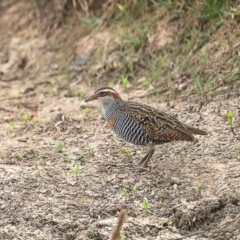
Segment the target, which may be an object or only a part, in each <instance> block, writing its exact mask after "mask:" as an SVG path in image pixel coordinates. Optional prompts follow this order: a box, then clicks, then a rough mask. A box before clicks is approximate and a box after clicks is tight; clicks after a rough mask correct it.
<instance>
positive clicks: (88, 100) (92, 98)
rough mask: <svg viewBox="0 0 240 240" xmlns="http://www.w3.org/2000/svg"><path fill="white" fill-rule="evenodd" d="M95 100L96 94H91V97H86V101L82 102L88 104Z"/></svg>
mask: <svg viewBox="0 0 240 240" xmlns="http://www.w3.org/2000/svg"><path fill="white" fill-rule="evenodd" d="M96 99H97V96H96V94H93V95H91V96H90V97H88V98H87V99H85V101H84V102H90V101H92V100H96Z"/></svg>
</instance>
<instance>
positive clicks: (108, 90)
mask: <svg viewBox="0 0 240 240" xmlns="http://www.w3.org/2000/svg"><path fill="white" fill-rule="evenodd" d="M100 92H112V93H116V91H114V90H112V89H103V90H100V91H98V92H96V94H98V93H100Z"/></svg>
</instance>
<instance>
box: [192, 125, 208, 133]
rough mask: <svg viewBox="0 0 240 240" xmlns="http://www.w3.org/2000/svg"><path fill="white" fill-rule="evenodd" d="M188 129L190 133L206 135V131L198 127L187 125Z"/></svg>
mask: <svg viewBox="0 0 240 240" xmlns="http://www.w3.org/2000/svg"><path fill="white" fill-rule="evenodd" d="M188 130H189V131H190V132H191V133H192V134H196V135H207V132H206V131H203V130H201V129H198V128H194V127H189V126H188Z"/></svg>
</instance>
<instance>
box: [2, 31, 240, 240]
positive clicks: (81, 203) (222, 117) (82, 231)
mask: <svg viewBox="0 0 240 240" xmlns="http://www.w3.org/2000/svg"><path fill="white" fill-rule="evenodd" d="M6 39H7V38H4V39H3V41H2V43H4V48H2V49H6V48H7V49H8V50H6V52H8V51H10V50H11V51H12V52H11V53H8V54H9V55H10V56H12V57H9V59H12V60H11V61H10V60H9V61H8V62H7V63H4V62H3V61H2V63H1V69H4V70H5V72H6V73H7V74H4V75H3V76H2V77H1V79H0V113H1V118H0V136H1V141H0V213H1V214H0V238H1V239H9V240H10V239H24V240H26V239H46V240H50V239H99V240H100V239H109V236H110V234H111V231H112V229H113V227H114V226H115V223H116V219H117V215H118V213H119V211H120V209H122V208H126V209H127V211H128V214H127V219H126V221H125V223H124V225H123V228H122V234H123V235H124V236H125V239H172V240H173V239H175V240H176V239H189V240H190V239H218V240H226V239H229V240H230V239H234V240H239V239H240V227H239V226H240V121H239V118H240V99H239V95H240V88H239V87H236V86H237V85H235V87H234V88H232V89H231V94H230V97H229V92H228V91H227V92H226V91H223V92H218V93H217V94H216V96H215V97H214V98H211V99H207V98H206V97H203V96H194V95H192V96H189V97H188V96H187V97H186V96H185V97H179V98H178V99H177V100H174V101H163V100H162V99H158V98H142V97H141V98H139V97H138V96H140V95H141V96H142V95H144V94H145V91H144V90H142V89H139V88H138V89H137V90H136V89H134V88H133V89H132V91H131V95H129V94H128V93H126V91H124V89H123V88H122V87H120V86H119V85H117V84H116V85H114V88H116V89H117V90H119V92H120V93H121V95H122V96H123V98H124V99H129V98H130V96H131V99H134V100H136V101H139V102H144V103H147V104H150V105H152V106H154V107H156V108H158V109H160V110H162V111H166V112H169V113H170V114H172V115H174V116H176V117H177V118H178V119H179V120H181V121H182V122H184V123H187V124H189V125H190V124H191V125H193V126H196V127H199V128H201V129H204V130H207V131H208V133H209V134H208V136H206V137H205V136H204V137H198V140H199V141H198V142H197V143H196V144H193V143H186V142H181V143H169V144H165V145H161V146H158V147H157V151H156V153H155V154H154V156H153V158H152V161H151V162H150V164H149V167H148V168H147V169H146V170H142V169H139V167H138V166H136V163H137V161H138V160H139V159H140V158H141V157H143V156H144V154H145V153H144V151H143V150H144V148H142V147H137V146H133V145H131V144H128V143H125V142H123V141H121V140H120V139H118V138H117V137H116V136H115V135H114V134H113V133H112V132H111V131H110V130H109V129H108V128H107V126H106V125H105V123H104V120H103V118H102V116H101V109H100V106H99V104H98V103H97V102H96V103H91V104H88V105H87V104H85V103H84V102H83V98H81V99H80V98H79V97H77V96H73V97H72V96H69V85H70V86H71V88H72V89H73V88H76V89H79V90H80V91H81V92H85V93H86V95H89V94H91V93H92V92H93V91H94V90H95V88H94V86H92V87H90V86H89V85H88V84H86V83H84V82H82V81H81V78H76V79H74V80H72V81H71V82H70V83H69V81H68V80H66V79H65V77H66V76H63V75H61V74H56V70H54V69H50V68H49V64H50V63H51V62H50V61H49V57H50V56H51V54H52V53H50V51H48V49H47V47H46V46H47V43H46V42H45V40H44V38H42V39H40V38H38V39H37V42H32V41H31V42H29V41H26V43H25V45H24V43H21V44H20V43H19V39H15V38H13V37H11V36H8V39H9V40H8V42H7V41H6ZM11 44H13V45H14V46H21V47H15V48H14V47H11ZM36 44H37V46H38V47H36ZM9 49H10V50H9ZM14 49H15V50H16V49H17V54H15V53H16V51H15V52H14ZM19 49H20V50H19ZM21 49H22V50H21ZM26 49H27V50H26ZM29 49H30V50H31V51H30V50H29ZM21 51H22V52H21ZM28 51H30V52H28ZM11 54H12V55H11ZM39 54H40V55H39ZM2 56H4V51H2ZM23 56H24V57H23ZM26 56H27V57H26ZM39 58H41V60H42V61H48V62H46V65H48V68H46V69H45V70H44V71H43V70H42V69H41V68H40V67H39V69H41V71H42V73H41V74H40V75H37V74H36V72H38V70H39V69H36V66H35V68H34V69H32V62H36V61H37V60H38V59H39ZM45 58H46V59H45ZM23 59H28V61H26V63H24V62H23ZM29 59H30V60H31V61H32V62H31V61H29ZM43 59H45V60H43ZM20 63H22V64H25V65H27V67H25V69H27V71H24V73H23V72H22V70H21V67H20V70H19V64H20ZM7 64H9V65H7ZM16 65H17V69H18V71H15V69H16V68H15V67H14V66H16ZM31 71H32V72H34V74H32V73H31ZM140 92H141V94H139V93H140ZM86 107H88V108H89V109H88V110H86ZM229 109H231V110H232V111H234V113H235V124H234V126H235V128H234V130H235V135H233V133H232V132H231V131H230V128H229V122H228V120H227V118H226V113H227V111H228V110H229ZM124 149H130V152H129V154H126V151H125V152H124ZM76 165H77V166H80V169H79V173H78V174H76V175H75V174H74V172H73V169H72V167H73V166H76ZM144 199H147V201H148V203H149V209H148V211H145V210H144V208H143V201H144Z"/></svg>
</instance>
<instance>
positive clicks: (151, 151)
mask: <svg viewBox="0 0 240 240" xmlns="http://www.w3.org/2000/svg"><path fill="white" fill-rule="evenodd" d="M149 146H150V148H149V151H148V153H147V155H146V156H144V157H143V158H142V159H141V160H140V161H139V162H138V164H139V165H142V166H143V167H147V165H148V162H149V160H150V159H151V157H152V155H153V153H154V151H155V148H154V145H153V144H150V145H149Z"/></svg>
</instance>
